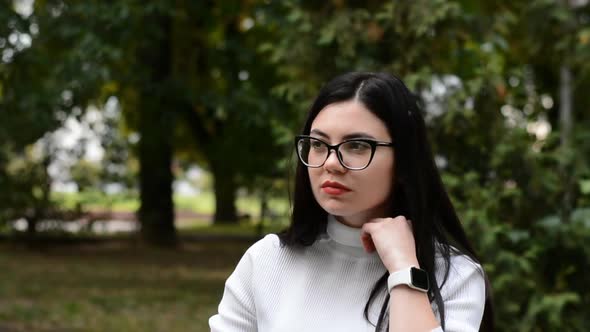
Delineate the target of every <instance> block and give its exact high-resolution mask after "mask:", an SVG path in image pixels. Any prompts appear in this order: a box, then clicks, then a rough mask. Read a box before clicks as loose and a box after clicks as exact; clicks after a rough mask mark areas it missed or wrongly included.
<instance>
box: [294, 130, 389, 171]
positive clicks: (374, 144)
mask: <svg viewBox="0 0 590 332" xmlns="http://www.w3.org/2000/svg"><path fill="white" fill-rule="evenodd" d="M303 138H311V139H314V140H317V141H320V142H322V143H324V144H325V145H326V146H327V147H328V154H327V155H326V159H325V160H324V162H322V163H321V164H320V165H318V166H310V165H308V164H306V163H305V162H304V161H303V159H302V158H301V154H300V153H299V146H298V143H299V141H300V140H301V139H303ZM359 141H360V142H365V143H367V144H369V145H370V146H371V158H369V161H368V162H367V165H365V167H362V168H351V167H348V166H346V165H345V164H344V161H343V160H342V155H341V154H340V151H339V149H340V146H341V145H342V144H345V143H349V142H359ZM378 146H391V147H394V146H395V145H394V144H393V142H381V141H376V140H373V139H369V138H362V137H359V138H352V139H348V140H345V141H342V142H340V143H338V144H334V145H331V144H328V143H327V142H325V141H323V140H321V139H319V138H317V137H313V136H309V135H297V136H295V151H296V152H297V157H298V158H299V161H300V162H301V163H302V164H303V165H305V166H306V167H308V168H320V167H322V166H324V164H325V163H326V161H327V160H328V158H330V153H331V152H332V150H334V151H335V152H336V158H338V162H340V165H342V167H344V168H346V169H348V170H351V171H362V170H363V169H365V168H367V167H369V165H371V161H373V157H374V156H375V151H376V150H377V147H378Z"/></svg>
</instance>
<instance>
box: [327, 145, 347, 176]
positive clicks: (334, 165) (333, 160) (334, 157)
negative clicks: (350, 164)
mask: <svg viewBox="0 0 590 332" xmlns="http://www.w3.org/2000/svg"><path fill="white" fill-rule="evenodd" d="M324 169H325V170H326V171H328V172H340V173H343V172H345V171H346V168H345V167H344V166H342V164H341V163H340V160H339V159H338V152H336V151H335V150H330V152H329V154H328V159H326V162H325V163H324Z"/></svg>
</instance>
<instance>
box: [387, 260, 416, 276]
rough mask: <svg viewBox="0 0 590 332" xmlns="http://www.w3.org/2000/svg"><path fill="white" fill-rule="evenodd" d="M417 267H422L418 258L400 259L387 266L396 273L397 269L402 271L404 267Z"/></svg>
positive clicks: (391, 271)
mask: <svg viewBox="0 0 590 332" xmlns="http://www.w3.org/2000/svg"><path fill="white" fill-rule="evenodd" d="M412 266H413V267H417V268H420V263H418V259H407V260H400V261H397V262H396V263H393V264H390V265H389V266H388V267H387V270H388V271H389V273H390V274H391V273H395V272H397V271H401V270H403V269H407V268H409V267H412Z"/></svg>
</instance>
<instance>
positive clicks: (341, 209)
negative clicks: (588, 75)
mask: <svg viewBox="0 0 590 332" xmlns="http://www.w3.org/2000/svg"><path fill="white" fill-rule="evenodd" d="M319 204H320V206H321V207H322V209H324V211H326V212H327V213H329V214H331V215H335V216H343V217H345V216H348V215H351V214H354V211H352V210H351V209H350V203H348V204H346V203H344V202H338V201H336V200H333V199H326V200H323V201H320V203H319Z"/></svg>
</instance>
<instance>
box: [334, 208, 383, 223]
mask: <svg viewBox="0 0 590 332" xmlns="http://www.w3.org/2000/svg"><path fill="white" fill-rule="evenodd" d="M386 211H387V208H386V207H385V206H379V207H376V208H373V209H370V210H367V211H362V212H359V213H356V214H352V215H347V216H335V217H336V220H338V222H340V223H342V224H344V225H346V226H349V227H354V228H361V227H363V225H364V224H365V223H367V222H369V221H371V220H373V219H375V218H384V217H386V216H387V213H386Z"/></svg>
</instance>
